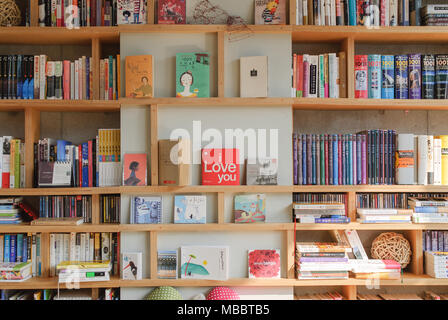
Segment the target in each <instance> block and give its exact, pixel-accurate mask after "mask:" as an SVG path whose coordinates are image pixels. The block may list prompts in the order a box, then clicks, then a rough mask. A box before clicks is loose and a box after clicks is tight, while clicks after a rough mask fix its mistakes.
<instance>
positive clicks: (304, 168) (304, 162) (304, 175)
mask: <svg viewBox="0 0 448 320" xmlns="http://www.w3.org/2000/svg"><path fill="white" fill-rule="evenodd" d="M306 144H307V139H306V135H305V134H302V179H303V182H302V184H304V185H306V184H308V179H307V172H308V169H307V156H306V154H307V146H306Z"/></svg>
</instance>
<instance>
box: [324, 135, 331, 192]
mask: <svg viewBox="0 0 448 320" xmlns="http://www.w3.org/2000/svg"><path fill="white" fill-rule="evenodd" d="M328 139H329V135H328V134H325V135H324V148H325V185H329V184H330V173H329V163H330V162H329V156H330V152H329V150H328V148H329V143H328Z"/></svg>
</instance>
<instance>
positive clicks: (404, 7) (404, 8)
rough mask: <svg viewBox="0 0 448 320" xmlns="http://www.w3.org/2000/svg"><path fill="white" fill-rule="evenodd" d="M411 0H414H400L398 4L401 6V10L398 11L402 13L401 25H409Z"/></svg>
mask: <svg viewBox="0 0 448 320" xmlns="http://www.w3.org/2000/svg"><path fill="white" fill-rule="evenodd" d="M409 1H412V0H399V2H398V5H399V6H401V10H398V12H400V13H401V25H402V26H409Z"/></svg>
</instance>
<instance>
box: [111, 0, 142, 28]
mask: <svg viewBox="0 0 448 320" xmlns="http://www.w3.org/2000/svg"><path fill="white" fill-rule="evenodd" d="M146 8H147V3H146V0H117V24H118V25H120V24H146V15H147V9H146Z"/></svg>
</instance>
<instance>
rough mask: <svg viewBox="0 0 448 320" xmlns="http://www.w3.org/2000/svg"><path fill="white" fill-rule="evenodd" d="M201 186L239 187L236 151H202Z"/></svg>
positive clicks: (238, 158) (237, 154) (238, 159)
mask: <svg viewBox="0 0 448 320" xmlns="http://www.w3.org/2000/svg"><path fill="white" fill-rule="evenodd" d="M202 185H240V156H239V150H238V149H202Z"/></svg>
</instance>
